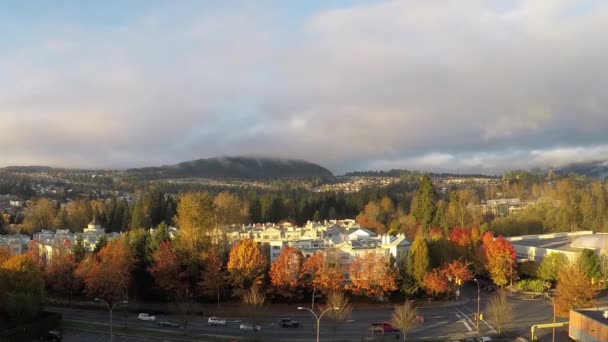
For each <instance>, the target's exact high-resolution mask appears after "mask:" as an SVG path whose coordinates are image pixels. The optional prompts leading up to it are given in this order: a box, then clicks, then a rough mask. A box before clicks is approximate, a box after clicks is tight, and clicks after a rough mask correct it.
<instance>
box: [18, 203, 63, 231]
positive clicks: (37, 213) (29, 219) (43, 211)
mask: <svg viewBox="0 0 608 342" xmlns="http://www.w3.org/2000/svg"><path fill="white" fill-rule="evenodd" d="M56 212H57V210H56V209H55V206H54V205H53V202H51V200H49V199H48V198H39V199H35V200H32V204H31V205H30V207H29V208H27V210H26V212H25V219H24V220H23V229H24V230H25V232H26V233H28V234H30V235H31V234H33V233H36V232H39V231H41V230H43V229H53V220H54V219H55V214H56Z"/></svg>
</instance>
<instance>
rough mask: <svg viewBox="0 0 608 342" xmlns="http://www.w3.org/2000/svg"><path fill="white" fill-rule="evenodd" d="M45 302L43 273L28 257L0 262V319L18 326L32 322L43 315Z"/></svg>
mask: <svg viewBox="0 0 608 342" xmlns="http://www.w3.org/2000/svg"><path fill="white" fill-rule="evenodd" d="M43 301H44V278H43V275H42V271H41V270H40V267H39V266H38V265H37V264H36V263H35V262H34V261H33V260H32V259H31V258H30V256H29V255H26V254H22V255H16V256H13V257H9V258H7V259H5V260H4V261H3V262H2V263H0V316H6V317H9V318H10V319H11V320H12V321H13V322H16V323H20V322H24V321H27V320H30V319H32V318H33V317H35V316H36V315H37V314H38V313H39V312H40V310H41V308H42V303H43ZM3 314H4V315H3Z"/></svg>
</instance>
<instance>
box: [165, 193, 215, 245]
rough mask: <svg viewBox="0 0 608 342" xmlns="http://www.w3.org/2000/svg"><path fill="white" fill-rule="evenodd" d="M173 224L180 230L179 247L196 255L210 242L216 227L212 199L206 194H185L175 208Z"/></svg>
mask: <svg viewBox="0 0 608 342" xmlns="http://www.w3.org/2000/svg"><path fill="white" fill-rule="evenodd" d="M175 223H176V224H177V226H178V227H179V228H180V234H179V235H178V239H179V246H180V247H181V248H184V249H185V250H186V251H187V253H188V254H190V255H196V254H198V253H200V252H201V251H203V250H204V249H205V247H206V246H208V245H209V243H210V242H211V236H210V235H211V234H212V233H213V231H214V229H215V227H216V217H215V205H214V204H213V197H212V196H211V195H210V194H209V193H207V192H197V193H192V192H191V193H187V194H185V195H183V196H182V197H181V200H180V202H179V204H178V206H177V216H176V217H175Z"/></svg>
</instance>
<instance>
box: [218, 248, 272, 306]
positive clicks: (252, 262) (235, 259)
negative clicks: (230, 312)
mask: <svg viewBox="0 0 608 342" xmlns="http://www.w3.org/2000/svg"><path fill="white" fill-rule="evenodd" d="M267 269H268V258H267V257H266V256H265V255H264V253H263V252H262V250H261V249H260V247H259V246H258V244H257V243H256V242H255V241H253V240H250V239H245V240H241V241H239V242H237V243H236V244H235V245H234V246H233V247H232V249H231V250H230V258H229V259H228V272H229V273H230V281H231V282H232V285H233V286H234V287H235V289H236V291H235V294H236V295H240V294H241V292H242V291H243V290H245V289H249V288H251V286H253V285H254V284H258V285H259V284H260V283H261V282H262V280H263V278H264V274H265V273H266V271H267Z"/></svg>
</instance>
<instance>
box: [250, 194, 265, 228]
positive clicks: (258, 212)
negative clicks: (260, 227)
mask: <svg viewBox="0 0 608 342" xmlns="http://www.w3.org/2000/svg"><path fill="white" fill-rule="evenodd" d="M249 221H251V222H252V223H259V222H262V203H261V202H260V200H259V199H258V198H257V197H256V198H253V199H252V200H251V202H250V203H249Z"/></svg>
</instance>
